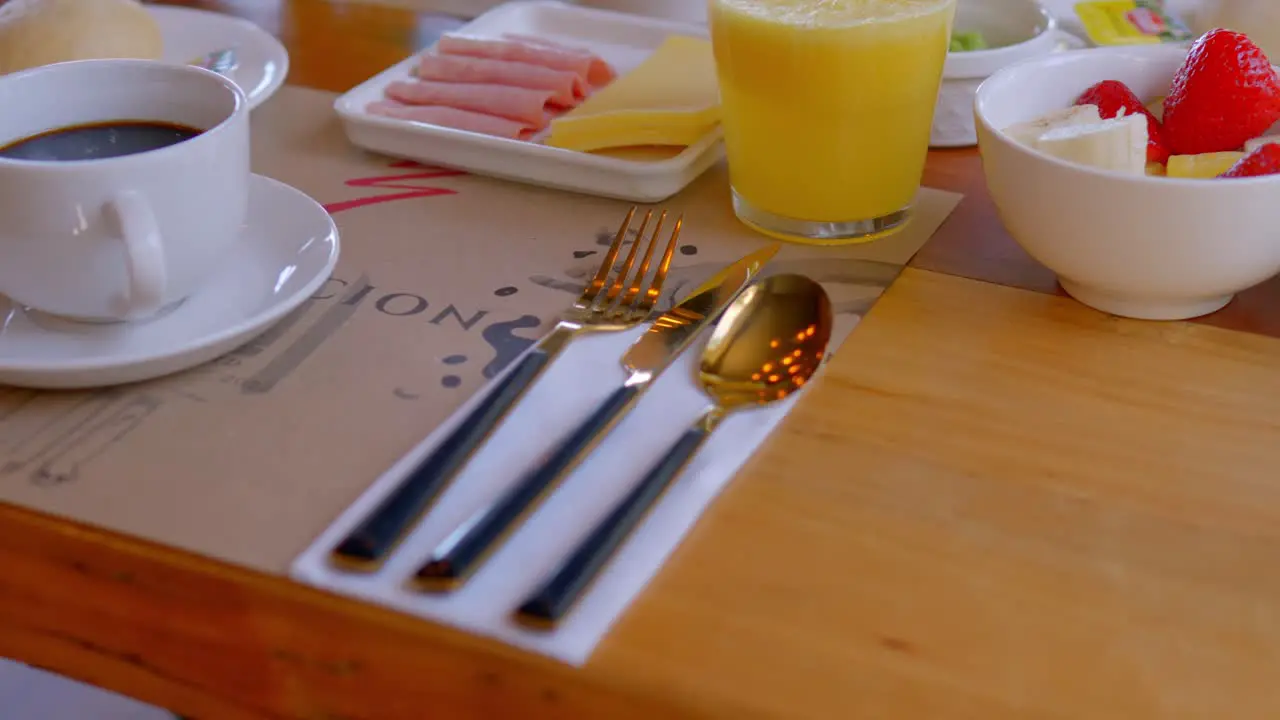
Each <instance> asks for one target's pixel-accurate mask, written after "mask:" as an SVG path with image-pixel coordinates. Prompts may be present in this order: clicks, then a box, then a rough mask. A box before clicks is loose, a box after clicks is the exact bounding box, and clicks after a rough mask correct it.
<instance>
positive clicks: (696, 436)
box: [516, 422, 711, 628]
mask: <svg viewBox="0 0 1280 720" xmlns="http://www.w3.org/2000/svg"><path fill="white" fill-rule="evenodd" d="M710 435H711V428H709V427H708V426H707V423H705V422H699V423H698V424H697V425H695V426H693V427H691V428H689V429H688V430H686V431H685V433H684V435H681V436H680V439H679V440H677V441H676V442H675V444H674V445H672V446H671V448H670V449H669V450H668V451H667V454H666V455H665V456H664V457H663V458H662V459H661V460H660V461H658V463H657V464H655V465H654V466H653V467H652V468H650V469H649V472H648V474H646V475H645V476H644V479H642V480H641V481H640V482H639V483H637V484H636V486H635V487H634V488H633V489H632V490H631V492H629V493H627V496H626V497H624V498H623V499H622V500H621V501H619V502H618V504H617V505H615V506H614V508H613V510H611V511H610V512H609V514H608V515H606V516H605V517H604V519H603V520H601V521H600V522H599V523H598V524H597V525H596V526H595V527H594V528H593V529H592V530H591V533H590V534H588V535H587V536H586V538H584V539H583V540H582V542H581V543H579V544H578V546H577V548H575V549H574V551H573V552H572V553H570V555H569V556H568V557H567V558H565V560H564V562H562V563H561V564H560V566H559V567H558V568H557V569H556V571H555V572H553V573H552V574H551V576H550V578H549V579H548V580H547V581H546V582H545V583H544V584H543V585H542V587H540V588H538V589H537V590H535V591H534V592H533V594H531V595H530V596H529V597H528V598H527V599H526V600H525V601H524V602H523V603H522V604H521V605H520V607H519V608H518V609H517V610H516V620H518V621H519V622H520V623H521V624H523V625H527V626H529V627H534V628H551V627H554V626H555V624H556V623H558V622H559V621H560V620H561V619H562V618H564V616H565V615H567V614H569V611H570V610H571V609H573V606H574V605H576V604H577V602H578V600H579V599H581V598H582V596H583V595H584V594H585V593H586V591H587V588H589V587H590V586H591V583H592V582H593V581H594V580H595V579H596V577H597V576H598V575H599V574H600V571H602V570H603V569H604V568H605V566H606V565H608V563H609V561H610V560H611V559H612V558H613V556H614V554H615V553H616V552H617V551H618V548H620V547H622V544H623V543H624V542H625V541H626V539H627V538H628V537H629V536H630V535H631V533H632V532H634V531H635V529H636V528H637V527H639V525H640V523H641V522H642V521H643V520H644V518H645V516H646V515H648V513H649V511H650V510H652V509H653V507H654V506H655V505H657V503H658V500H659V499H660V498H661V497H662V495H663V493H665V492H666V490H667V488H669V487H670V486H671V483H672V481H674V480H675V479H676V477H678V476H679V475H680V472H681V471H682V470H683V469H684V467H685V466H686V465H688V464H689V461H690V460H692V459H693V456H694V455H695V454H697V452H698V449H699V448H701V447H702V444H703V443H704V442H706V439H707V438H708V437H709V436H710Z"/></svg>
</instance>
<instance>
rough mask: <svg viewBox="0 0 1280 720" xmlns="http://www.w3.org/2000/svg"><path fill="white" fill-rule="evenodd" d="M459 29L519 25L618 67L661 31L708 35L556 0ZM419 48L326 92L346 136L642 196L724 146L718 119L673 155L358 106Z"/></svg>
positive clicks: (396, 75)
mask: <svg viewBox="0 0 1280 720" xmlns="http://www.w3.org/2000/svg"><path fill="white" fill-rule="evenodd" d="M458 32H460V33H465V34H468V35H475V36H479V37H500V36H502V35H503V34H504V33H519V34H524V35H537V36H540V37H544V38H546V39H548V40H553V41H558V42H562V43H565V44H568V45H578V46H581V47H585V48H589V49H590V50H592V51H594V52H595V53H597V54H598V55H599V56H600V57H602V58H604V59H605V60H606V61H608V62H609V63H610V64H612V65H613V67H614V69H615V70H617V72H618V74H619V75H620V76H621V75H623V74H625V73H627V72H630V71H631V70H633V69H635V68H636V67H637V66H638V65H640V63H641V62H643V61H644V59H645V58H647V57H648V56H649V55H650V54H651V53H652V52H653V51H654V50H656V49H657V48H658V46H659V45H661V44H662V42H663V40H665V39H666V38H667V36H668V35H673V34H680V35H693V36H696V37H707V28H706V27H705V26H699V25H690V24H685V23H678V22H671V21H668V20H657V19H654V18H647V17H641V16H638V15H629V14H626V13H618V12H612V11H608V10H592V9H587V8H580V7H575V6H573V5H568V4H565V3H563V2H557V1H556V0H525V1H522V2H510V3H506V4H505V5H501V6H499V7H496V8H494V9H493V10H490V11H489V12H487V13H485V14H484V15H481V16H480V17H478V18H476V19H475V20H473V21H472V22H470V23H468V24H467V25H465V26H464V27H462V28H460V29H459V30H458ZM417 58H418V54H415V55H414V56H413V57H410V58H408V59H406V60H405V61H404V62H401V63H399V64H397V65H395V66H393V67H391V68H389V69H387V70H385V71H383V72H382V73H380V74H378V75H376V76H375V77H373V78H371V79H369V80H367V81H365V82H364V83H362V84H361V85H359V86H358V87H356V88H355V89H353V90H351V91H350V92H348V93H347V94H345V95H343V96H342V97H340V98H338V99H337V101H335V102H334V109H335V110H336V111H337V113H338V115H339V117H341V118H342V122H343V125H344V127H345V129H346V133H347V137H348V138H349V139H350V140H351V142H352V143H353V144H355V145H358V146H360V147H362V148H365V149H366V150H372V151H374V152H379V153H383V154H386V155H392V156H395V157H402V158H408V159H411V160H417V161H419V162H424V163H431V164H436V165H445V166H448V167H454V168H458V169H461V170H466V171H468V172H473V173H476V174H478V175H489V176H492V177H498V178H503V179H506V180H514V181H516V182H524V183H530V184H534V185H542V186H544V187H550V188H556V189H559V190H570V191H575V192H581V193H586V194H589V195H600V196H604V197H610V198H617V199H619V200H628V201H631V202H640V203H653V202H659V201H662V200H665V199H666V198H669V197H671V196H672V195H674V194H676V193H678V192H680V191H681V190H682V189H684V187H685V186H686V185H688V184H689V183H690V182H692V181H693V180H694V179H695V178H697V177H698V176H699V175H701V174H702V173H703V172H705V171H706V170H707V168H709V167H711V166H712V165H714V164H715V163H716V162H718V161H719V160H720V159H721V158H722V157H723V156H724V146H723V144H722V143H721V142H720V138H721V134H720V128H719V126H717V127H716V128H715V130H713V131H712V132H709V133H708V134H707V135H705V136H703V137H702V138H701V139H700V140H698V141H697V142H695V143H694V144H692V145H690V146H689V147H687V148H685V149H684V150H682V151H681V152H680V153H679V154H678V155H675V156H673V157H665V158H662V159H626V158H625V157H620V156H619V155H618V154H614V155H605V154H593V153H584V152H576V151H573V150H562V149H560V148H553V147H547V146H546V145H542V144H540V143H539V142H538V141H537V138H535V139H534V140H533V141H520V140H509V139H506V138H498V137H492V136H489V135H481V134H479V133H473V132H467V131H464V130H454V129H453V128H446V127H439V126H436V125H428V124H426V123H417V122H410V121H407V120H397V119H393V118H386V117H380V116H377V115H370V114H369V113H367V112H365V107H366V106H368V105H369V103H371V102H374V101H376V100H380V99H382V97H383V95H382V93H383V89H384V88H386V86H387V85H389V84H391V83H392V82H393V81H396V80H404V79H406V78H408V77H409V76H410V70H411V69H412V68H413V67H414V65H415V64H416V62H417Z"/></svg>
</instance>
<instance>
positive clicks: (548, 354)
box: [330, 207, 681, 572]
mask: <svg viewBox="0 0 1280 720" xmlns="http://www.w3.org/2000/svg"><path fill="white" fill-rule="evenodd" d="M635 215H636V208H635V207H632V208H631V209H630V210H629V211H628V212H627V217H626V219H625V220H623V222H622V226H621V227H620V228H618V234H617V235H616V236H614V238H613V243H612V244H611V245H610V246H609V250H608V252H606V253H605V256H604V259H603V260H602V261H601V262H600V268H599V270H597V271H596V274H595V276H594V277H592V278H591V282H589V283H587V286H586V289H584V290H583V291H582V294H581V295H579V296H578V299H577V300H576V301H574V303H573V306H572V307H570V308H569V309H568V310H566V311H565V312H564V314H563V315H561V317H560V320H559V322H557V323H556V326H555V327H554V328H553V329H552V330H551V332H550V333H548V334H547V335H546V336H544V337H543V338H542V339H541V340H539V341H538V343H537V344H536V345H535V346H534V347H533V349H532V350H530V351H529V352H528V353H526V354H525V355H524V357H523V358H521V360H520V361H519V362H518V363H516V366H515V367H514V368H512V369H511V370H510V371H509V372H508V373H507V374H506V375H505V376H504V377H503V378H502V380H500V381H499V382H498V383H497V384H496V385H495V386H494V387H493V389H492V390H490V391H489V393H488V394H487V395H486V396H485V398H484V399H483V400H482V401H480V403H479V404H478V405H477V406H476V407H475V408H474V409H473V410H471V412H469V413H468V414H467V417H466V418H464V419H463V420H462V421H461V422H460V423H458V424H457V426H456V427H455V428H454V430H453V431H451V432H450V433H449V434H448V435H447V436H446V437H445V438H444V440H442V441H441V442H440V443H439V444H438V445H436V446H435V448H433V449H432V450H431V452H430V453H429V454H428V455H427V456H426V457H425V458H423V459H421V460H420V461H419V462H418V463H417V464H416V465H415V466H414V468H413V470H411V471H410V472H409V474H408V475H407V476H406V477H405V479H404V480H403V481H401V483H400V485H399V486H397V487H396V489H395V490H393V491H392V492H391V493H390V494H389V495H387V497H386V498H385V499H383V501H382V503H381V504H379V505H378V507H377V508H375V509H374V510H373V512H371V513H370V514H369V515H368V516H367V517H365V518H364V520H362V521H361V522H360V524H359V525H357V526H356V528H355V529H354V530H352V531H351V532H350V533H348V534H347V536H346V537H345V538H344V539H343V540H342V542H340V543H338V545H337V546H336V547H334V549H333V550H332V551H331V552H330V561H331V562H332V563H333V564H335V565H337V566H339V567H342V568H345V569H348V570H353V571H357V572H372V571H374V570H377V569H378V568H379V567H381V566H382V564H383V563H384V562H385V561H386V559H387V557H388V556H390V555H391V553H392V551H394V550H395V548H396V546H398V545H399V544H400V541H401V540H403V539H404V536H405V535H407V534H408V531H409V530H410V528H412V527H413V526H414V525H415V524H417V522H418V520H419V518H421V517H422V515H423V513H425V512H426V510H427V508H428V507H429V506H430V505H431V503H432V502H433V501H434V500H435V499H436V498H437V497H439V495H440V493H441V492H442V491H443V490H444V489H445V487H447V486H448V485H449V483H450V482H451V481H452V480H453V479H454V478H455V477H456V476H457V475H458V473H459V472H460V471H461V470H462V468H463V467H465V466H466V464H467V461H468V460H470V458H471V457H472V456H473V455H474V454H475V453H476V451H477V450H479V449H480V447H481V446H482V445H484V443H485V441H486V440H487V439H488V438H489V436H490V435H492V434H493V431H494V430H495V429H496V428H497V427H498V425H499V424H500V423H501V422H502V420H503V418H505V417H506V415H507V414H508V413H509V412H510V410H511V408H513V407H514V406H515V404H516V403H517V402H519V400H520V398H521V397H522V396H523V395H524V393H525V391H527V390H528V389H529V388H530V387H532V386H533V383H534V381H535V380H537V378H538V377H539V376H540V375H541V374H542V372H543V371H544V370H545V369H546V368H547V367H548V366H550V364H551V362H552V361H553V360H554V359H555V358H556V356H557V355H559V354H560V352H561V351H563V350H564V348H565V347H566V346H568V344H569V342H570V341H571V340H573V339H574V338H575V337H577V336H579V335H581V334H583V333H589V332H617V331H620V330H626V329H629V328H632V327H635V326H636V325H639V324H640V323H642V322H644V321H645V319H646V318H648V317H649V315H650V313H652V312H653V309H654V306H655V305H656V304H657V302H658V298H659V296H661V294H662V285H663V283H664V282H665V281H666V279H667V271H668V270H669V269H670V267H671V256H672V254H673V253H674V252H675V248H676V242H677V241H678V240H679V239H680V226H681V223H679V222H677V223H676V225H675V228H674V229H673V231H672V233H671V237H670V239H669V240H668V241H667V243H666V247H665V249H664V250H663V253H662V257H661V259H660V260H659V261H658V266H657V269H656V271H654V274H653V277H652V278H651V279H650V278H649V272H650V270H651V266H652V263H653V257H654V253H655V251H656V249H657V248H658V247H659V245H660V244H661V238H662V226H663V224H664V222H665V220H666V217H667V213H666V211H665V210H664V211H662V212H661V213H659V215H658V220H657V223H656V225H655V227H654V230H653V232H652V233H651V234H650V235H649V239H648V242H647V243H646V241H645V231H646V230H647V228H648V227H649V222H650V221H651V220H652V219H653V211H652V210H647V211H645V214H644V218H643V220H641V222H640V229H639V231H638V232H637V233H636V239H635V242H634V243H632V244H631V250H630V251H629V252H628V253H627V257H626V260H624V261H623V263H622V265H621V266H620V267H618V268H616V269H615V268H614V265H615V264H616V263H617V261H618V254H619V252H620V251H621V249H622V245H623V243H624V242H625V241H626V237H627V233H628V231H629V230H630V228H631V223H632V222H633V221H634V220H635ZM641 245H644V246H645V250H644V256H643V258H642V259H641V261H640V267H639V269H638V270H637V271H636V272H634V273H633V272H632V270H633V268H635V264H636V258H637V256H638V254H639V251H640V246H641ZM611 276H612V277H613V280H612V281H611V280H610V277H611Z"/></svg>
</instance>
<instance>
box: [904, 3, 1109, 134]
mask: <svg viewBox="0 0 1280 720" xmlns="http://www.w3.org/2000/svg"><path fill="white" fill-rule="evenodd" d="M954 27H955V29H956V30H957V31H964V32H973V31H975V30H976V31H978V32H981V33H982V36H983V38H985V39H986V41H987V42H988V43H989V44H990V45H991V46H992V47H991V49H990V50H974V51H971V52H953V53H947V64H946V66H945V68H944V69H943V71H942V85H941V87H940V88H939V90H938V104H937V109H936V110H934V114H933V131H932V132H931V134H930V136H929V145H930V146H931V147H970V146H972V145H975V144H977V142H978V137H977V131H976V130H975V128H974V126H973V95H974V93H975V92H977V90H978V86H979V85H981V84H982V81H983V80H985V79H987V78H988V77H990V76H991V74H992V73H994V72H995V71H997V70H999V69H1000V68H1003V67H1007V66H1009V65H1012V64H1013V63H1017V62H1021V61H1023V60H1026V59H1028V58H1033V57H1038V56H1041V55H1048V54H1050V53H1054V52H1057V51H1059V50H1063V49H1069V48H1081V47H1084V46H1085V43H1084V41H1083V40H1081V39H1079V38H1077V37H1076V36H1074V35H1072V34H1070V33H1067V32H1064V31H1062V30H1059V29H1058V24H1057V21H1056V20H1054V18H1053V16H1052V15H1050V14H1049V12H1048V11H1047V10H1045V9H1044V7H1043V6H1041V5H1040V3H1038V2H1036V0H960V2H959V4H958V5H957V6H956V20H955V24H954Z"/></svg>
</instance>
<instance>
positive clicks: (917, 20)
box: [708, 0, 956, 244]
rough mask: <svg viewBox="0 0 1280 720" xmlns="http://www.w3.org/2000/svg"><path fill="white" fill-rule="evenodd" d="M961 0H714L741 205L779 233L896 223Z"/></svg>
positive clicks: (904, 215)
mask: <svg viewBox="0 0 1280 720" xmlns="http://www.w3.org/2000/svg"><path fill="white" fill-rule="evenodd" d="M955 1H956V0H708V21H709V23H710V27H711V40H712V45H713V46H714V48H715V56H716V69H717V72H718V74H719V80H720V101H721V124H722V126H723V128H724V138H725V147H726V149H727V151H728V157H729V177H730V182H731V184H732V185H733V206H734V211H735V212H736V213H737V215H738V217H739V218H740V219H741V220H742V221H743V222H745V223H747V224H748V225H750V226H752V227H754V228H756V229H757V230H759V231H761V232H763V233H765V234H767V235H771V236H773V237H777V238H780V239H784V240H793V241H800V242H807V243H814V244H842V243H850V242H860V241H865V240H872V239H875V238H878V237H881V236H883V235H885V234H888V233H891V232H893V231H895V230H897V229H900V228H901V227H902V226H903V225H905V223H906V222H907V220H908V219H909V217H910V212H911V203H912V200H913V198H914V197H915V195H916V193H917V192H918V191H919V188H920V179H921V176H922V175H923V173H924V162H925V156H926V154H927V153H928V150H929V128H930V125H931V123H932V120H933V107H934V103H935V101H936V100H937V97H938V85H939V83H940V82H941V79H942V66H943V63H944V62H945V61H946V57H947V47H948V45H949V44H950V37H951V22H952V18H953V16H954V15H955Z"/></svg>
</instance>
